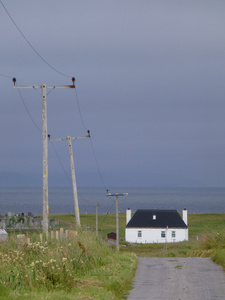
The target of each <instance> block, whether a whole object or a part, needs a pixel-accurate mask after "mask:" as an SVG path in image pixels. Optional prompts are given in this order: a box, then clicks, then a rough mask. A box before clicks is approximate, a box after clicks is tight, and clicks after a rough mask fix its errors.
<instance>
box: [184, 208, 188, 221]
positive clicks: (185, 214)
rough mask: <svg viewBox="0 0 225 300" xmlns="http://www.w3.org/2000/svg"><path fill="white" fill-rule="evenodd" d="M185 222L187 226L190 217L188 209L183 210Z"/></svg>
mask: <svg viewBox="0 0 225 300" xmlns="http://www.w3.org/2000/svg"><path fill="white" fill-rule="evenodd" d="M183 221H184V223H185V224H186V225H187V224H188V216H187V209H186V208H184V209H183Z"/></svg>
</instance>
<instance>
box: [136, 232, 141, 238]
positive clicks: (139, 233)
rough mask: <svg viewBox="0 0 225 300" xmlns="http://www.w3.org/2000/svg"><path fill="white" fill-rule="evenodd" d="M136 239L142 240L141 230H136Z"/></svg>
mask: <svg viewBox="0 0 225 300" xmlns="http://www.w3.org/2000/svg"><path fill="white" fill-rule="evenodd" d="M137 237H138V238H142V230H138V232H137Z"/></svg>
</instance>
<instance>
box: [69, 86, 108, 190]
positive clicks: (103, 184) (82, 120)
mask: <svg viewBox="0 0 225 300" xmlns="http://www.w3.org/2000/svg"><path fill="white" fill-rule="evenodd" d="M75 95H76V100H77V106H78V111H79V115H80V119H81V122H82V124H83V127H84V129H85V130H87V131H88V129H87V126H86V125H85V122H84V119H83V116H82V113H81V108H80V103H79V98H78V94H77V90H76V88H75ZM90 143H91V149H92V153H93V156H94V160H95V164H96V167H97V170H98V174H99V178H100V180H101V183H102V186H103V187H104V189H105V190H106V191H107V190H108V188H107V187H106V185H105V182H104V180H103V177H102V174H101V171H100V168H99V164H98V161H97V157H96V154H95V150H94V145H93V142H92V138H91V136H90Z"/></svg>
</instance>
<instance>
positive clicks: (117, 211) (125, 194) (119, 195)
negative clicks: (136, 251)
mask: <svg viewBox="0 0 225 300" xmlns="http://www.w3.org/2000/svg"><path fill="white" fill-rule="evenodd" d="M106 196H107V197H116V250H117V251H119V210H118V197H121V196H122V197H126V196H128V193H123V194H117V193H116V194H111V193H107V195H106Z"/></svg>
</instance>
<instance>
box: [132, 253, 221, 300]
mask: <svg viewBox="0 0 225 300" xmlns="http://www.w3.org/2000/svg"><path fill="white" fill-rule="evenodd" d="M127 299H128V300H144V299H148V300H155V299H157V300H222V299H225V273H224V271H223V269H222V267H220V266H218V265H217V264H215V263H213V262H212V261H211V260H210V259H208V258H200V257H188V258H156V257H140V258H139V265H138V269H137V272H136V276H135V278H134V289H133V290H131V291H130V294H129V295H128V296H127Z"/></svg>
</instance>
